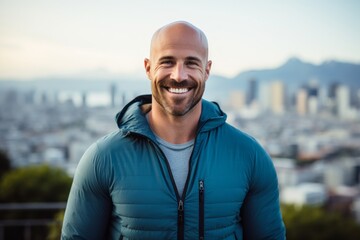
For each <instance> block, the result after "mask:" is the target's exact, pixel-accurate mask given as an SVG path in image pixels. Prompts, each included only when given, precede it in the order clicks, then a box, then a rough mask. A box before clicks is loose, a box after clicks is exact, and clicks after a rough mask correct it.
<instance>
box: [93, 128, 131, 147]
mask: <svg viewBox="0 0 360 240" xmlns="http://www.w3.org/2000/svg"><path fill="white" fill-rule="evenodd" d="M126 136H127V133H126V132H124V131H122V130H121V129H118V130H115V131H113V132H111V133H108V134H106V135H104V136H103V137H101V138H99V139H98V140H97V141H96V142H95V143H94V144H95V145H96V146H97V148H98V151H101V152H103V151H105V152H106V151H109V150H111V149H114V148H118V147H121V145H122V144H126V142H127V141H128V140H127V138H126Z"/></svg>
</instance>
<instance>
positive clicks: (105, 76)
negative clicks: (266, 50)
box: [0, 56, 360, 82]
mask: <svg viewBox="0 0 360 240" xmlns="http://www.w3.org/2000/svg"><path fill="white" fill-rule="evenodd" d="M294 60H295V61H300V62H301V63H303V64H311V65H314V66H320V65H323V64H327V63H331V62H337V63H343V64H353V65H360V62H351V61H342V60H338V59H327V60H324V61H323V62H320V63H313V62H310V61H306V60H304V59H301V58H299V57H296V56H293V57H289V58H288V59H286V60H285V61H284V62H283V63H281V64H280V65H278V66H273V67H268V68H254V69H246V70H244V71H240V72H238V73H237V74H235V75H234V76H225V75H221V74H216V73H211V74H210V77H220V78H225V79H229V80H231V79H235V78H236V77H238V76H239V75H241V74H244V73H248V72H257V71H265V70H274V69H276V68H279V67H282V66H284V65H286V64H287V63H289V62H290V61H294ZM100 79H101V80H105V81H114V80H116V81H120V82H121V81H139V82H140V81H144V80H146V81H147V78H146V75H145V72H144V73H143V76H140V74H133V75H131V74H121V73H111V72H106V71H104V70H103V69H101V70H96V69H95V70H90V71H89V72H82V73H75V74H69V75H62V74H59V75H49V76H40V77H34V78H2V77H1V76H0V82H6V81H20V82H31V81H43V80H45V81H46V80H75V81H77V80H79V81H82V80H84V81H99V80H100Z"/></svg>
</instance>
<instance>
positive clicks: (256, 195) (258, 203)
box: [241, 146, 286, 240]
mask: <svg viewBox="0 0 360 240" xmlns="http://www.w3.org/2000/svg"><path fill="white" fill-rule="evenodd" d="M251 176H252V177H251V179H250V189H249V192H248V195H247V196H246V198H245V201H244V203H243V206H242V209H241V218H242V224H243V230H244V233H243V235H244V239H276V240H278V239H285V238H286V237H285V226H284V223H283V220H282V215H281V212H280V201H279V188H278V180H277V175H276V171H275V168H274V165H273V162H272V160H271V158H270V156H269V155H268V154H267V153H266V152H265V151H264V150H263V149H262V148H261V147H260V146H259V149H258V150H257V151H256V154H255V156H254V162H253V166H252V174H251Z"/></svg>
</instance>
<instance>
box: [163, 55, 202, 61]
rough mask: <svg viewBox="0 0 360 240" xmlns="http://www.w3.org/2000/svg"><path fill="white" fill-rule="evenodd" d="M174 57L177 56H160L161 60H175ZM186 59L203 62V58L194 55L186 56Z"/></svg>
mask: <svg viewBox="0 0 360 240" xmlns="http://www.w3.org/2000/svg"><path fill="white" fill-rule="evenodd" d="M174 59H175V57H172V56H163V57H161V58H159V62H160V61H164V60H174ZM185 60H186V61H195V62H199V63H201V59H200V58H198V57H194V56H189V57H186V58H185Z"/></svg>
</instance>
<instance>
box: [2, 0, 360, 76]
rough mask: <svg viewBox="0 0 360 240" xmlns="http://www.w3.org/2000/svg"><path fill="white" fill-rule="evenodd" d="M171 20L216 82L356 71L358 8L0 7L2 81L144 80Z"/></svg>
mask: <svg viewBox="0 0 360 240" xmlns="http://www.w3.org/2000/svg"><path fill="white" fill-rule="evenodd" d="M177 20H185V21H189V22H191V23H192V24H194V25H195V26H197V27H199V28H200V29H202V30H203V31H204V32H205V34H206V35H207V37H208V41H209V49H210V50H209V51H210V52H209V56H210V59H211V60H212V61H213V65H212V74H217V75H223V76H225V77H233V76H235V75H237V74H238V73H240V72H241V71H245V70H250V69H263V68H273V67H277V66H279V65H281V64H283V63H284V62H286V60H287V59H289V58H291V57H298V58H301V59H302V60H304V61H307V62H311V63H315V64H320V63H321V62H323V61H328V60H339V61H347V62H355V63H360V44H359V43H360V1H357V0H302V1H295V0H271V1H268V0H253V1H245V0H221V1H215V0H182V1H161V0H151V1H146V0H143V1H141V0H131V1H122V0H103V1H97V0H61V1H60V0H32V1H30V0H0V80H1V79H3V80H4V79H6V80H9V79H10V80H11V79H20V80H28V79H35V78H47V77H56V76H93V77H94V76H95V77H96V76H105V75H109V76H119V75H121V76H129V77H131V76H136V77H144V78H145V73H144V68H143V60H144V58H145V57H148V55H149V43H150V39H151V36H152V34H153V33H154V32H155V31H156V30H157V29H158V28H160V27H161V26H163V25H165V24H168V23H170V22H173V21H177Z"/></svg>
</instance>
